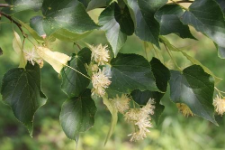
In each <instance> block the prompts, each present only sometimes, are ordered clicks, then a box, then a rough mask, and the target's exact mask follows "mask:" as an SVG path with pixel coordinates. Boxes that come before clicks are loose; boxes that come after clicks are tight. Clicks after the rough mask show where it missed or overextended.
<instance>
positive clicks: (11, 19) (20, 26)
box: [0, 12, 27, 38]
mask: <svg viewBox="0 0 225 150" xmlns="http://www.w3.org/2000/svg"><path fill="white" fill-rule="evenodd" d="M0 16H4V17H5V18H7V19H8V20H10V21H11V22H12V23H14V24H15V25H16V26H17V27H18V28H19V29H20V31H21V33H22V34H23V37H24V38H26V37H27V35H26V34H25V33H24V31H23V29H22V25H21V24H20V23H19V22H17V21H16V20H14V19H13V18H12V17H11V16H10V15H7V14H5V13H3V12H0Z"/></svg>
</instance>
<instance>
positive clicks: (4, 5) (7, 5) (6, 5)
mask: <svg viewBox="0 0 225 150" xmlns="http://www.w3.org/2000/svg"><path fill="white" fill-rule="evenodd" d="M0 7H10V5H9V4H0Z"/></svg>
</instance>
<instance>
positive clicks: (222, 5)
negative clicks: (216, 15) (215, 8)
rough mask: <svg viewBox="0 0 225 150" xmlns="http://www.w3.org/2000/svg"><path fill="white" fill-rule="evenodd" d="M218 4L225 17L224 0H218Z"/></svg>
mask: <svg viewBox="0 0 225 150" xmlns="http://www.w3.org/2000/svg"><path fill="white" fill-rule="evenodd" d="M216 2H217V3H218V4H219V6H220V8H221V10H222V11H223V14H224V15H225V1H224V0H216Z"/></svg>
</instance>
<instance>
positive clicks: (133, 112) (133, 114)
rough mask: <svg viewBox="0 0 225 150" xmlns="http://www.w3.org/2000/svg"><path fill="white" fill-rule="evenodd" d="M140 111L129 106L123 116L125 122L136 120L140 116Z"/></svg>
mask: <svg viewBox="0 0 225 150" xmlns="http://www.w3.org/2000/svg"><path fill="white" fill-rule="evenodd" d="M140 112H141V111H140V109H138V108H131V109H129V111H128V112H126V113H125V114H124V118H125V120H126V121H127V122H136V121H137V120H138V119H139V118H140V116H141V113H140Z"/></svg>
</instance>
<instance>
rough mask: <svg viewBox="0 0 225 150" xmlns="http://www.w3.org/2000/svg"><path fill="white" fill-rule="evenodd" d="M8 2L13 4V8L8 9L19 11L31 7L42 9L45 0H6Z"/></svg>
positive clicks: (32, 8) (14, 11)
mask: <svg viewBox="0 0 225 150" xmlns="http://www.w3.org/2000/svg"><path fill="white" fill-rule="evenodd" d="M6 2H7V3H9V4H10V5H12V6H13V7H12V8H6V10H7V11H9V10H10V11H11V12H13V13H17V12H21V11H25V10H29V9H31V10H35V11H37V10H40V8H41V6H42V3H43V0H6Z"/></svg>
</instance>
